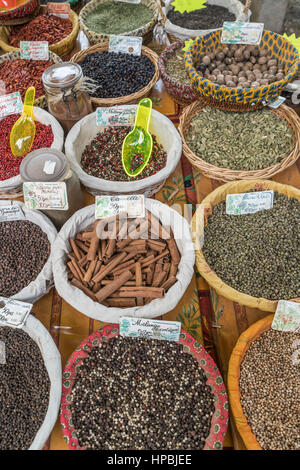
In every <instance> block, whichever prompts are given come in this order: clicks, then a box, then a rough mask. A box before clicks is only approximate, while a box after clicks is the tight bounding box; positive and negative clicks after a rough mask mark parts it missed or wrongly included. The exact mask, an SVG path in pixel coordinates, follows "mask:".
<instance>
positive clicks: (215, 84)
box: [184, 30, 299, 111]
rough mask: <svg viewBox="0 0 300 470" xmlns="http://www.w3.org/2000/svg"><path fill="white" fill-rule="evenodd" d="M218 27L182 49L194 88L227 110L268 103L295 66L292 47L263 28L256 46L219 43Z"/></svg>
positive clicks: (294, 48) (291, 75) (280, 37)
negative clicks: (186, 48)
mask: <svg viewBox="0 0 300 470" xmlns="http://www.w3.org/2000/svg"><path fill="white" fill-rule="evenodd" d="M221 34H222V31H221V30H218V31H214V32H212V33H209V34H207V35H205V36H203V37H198V38H196V39H195V40H194V41H193V42H192V43H191V45H190V47H189V48H188V50H187V51H186V53H185V59H184V60H185V67H186V71H187V73H188V75H189V77H190V80H191V84H192V86H193V88H194V90H195V91H196V92H197V93H198V94H199V95H200V96H201V97H202V98H203V99H205V100H206V101H208V102H210V103H213V104H214V105H216V106H218V105H219V106H221V105H223V106H225V109H227V107H228V110H233V111H234V110H235V109H236V110H237V111H238V110H241V111H245V110H253V109H255V107H259V106H262V105H263V104H264V103H272V102H273V101H275V100H276V99H277V98H278V96H279V95H280V93H281V91H282V90H283V89H284V88H285V87H286V85H287V84H288V83H289V82H291V81H292V80H293V78H294V76H295V75H296V73H297V70H298V62H299V55H298V51H297V49H296V47H294V46H293V45H292V43H290V42H289V41H288V40H286V39H284V38H283V36H281V35H279V34H277V33H273V32H271V31H266V30H264V31H263V33H262V38H261V42H260V44H259V46H253V45H252V46H249V45H239V44H221Z"/></svg>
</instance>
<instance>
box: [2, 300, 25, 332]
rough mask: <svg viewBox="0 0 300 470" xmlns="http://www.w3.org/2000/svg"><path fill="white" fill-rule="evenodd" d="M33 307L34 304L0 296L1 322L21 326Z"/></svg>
mask: <svg viewBox="0 0 300 470" xmlns="http://www.w3.org/2000/svg"><path fill="white" fill-rule="evenodd" d="M31 309H32V304H28V303H26V302H21V301H20V300H13V299H7V298H6V297H0V324H1V323H2V324H4V325H9V326H14V327H17V328H21V327H22V326H23V325H24V323H25V321H26V319H27V317H28V315H29V314H30V312H31Z"/></svg>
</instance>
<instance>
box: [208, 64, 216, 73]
mask: <svg viewBox="0 0 300 470" xmlns="http://www.w3.org/2000/svg"><path fill="white" fill-rule="evenodd" d="M215 68H216V64H210V66H209V71H210V72H213V71H214V70H215Z"/></svg>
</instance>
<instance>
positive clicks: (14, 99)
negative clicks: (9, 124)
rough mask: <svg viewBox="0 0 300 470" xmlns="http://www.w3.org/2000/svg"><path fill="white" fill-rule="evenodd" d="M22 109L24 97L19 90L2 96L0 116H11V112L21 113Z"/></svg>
mask: <svg viewBox="0 0 300 470" xmlns="http://www.w3.org/2000/svg"><path fill="white" fill-rule="evenodd" d="M22 110H23V103H22V98H21V95H20V93H19V92H18V91H16V92H15V93H10V94H9V95H1V96H0V118H4V117H5V116H10V115H11V114H21V113H22Z"/></svg>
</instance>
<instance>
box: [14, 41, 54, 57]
mask: <svg viewBox="0 0 300 470" xmlns="http://www.w3.org/2000/svg"><path fill="white" fill-rule="evenodd" d="M20 57H21V59H28V60H29V59H30V60H49V48H48V42H47V41H20Z"/></svg>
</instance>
